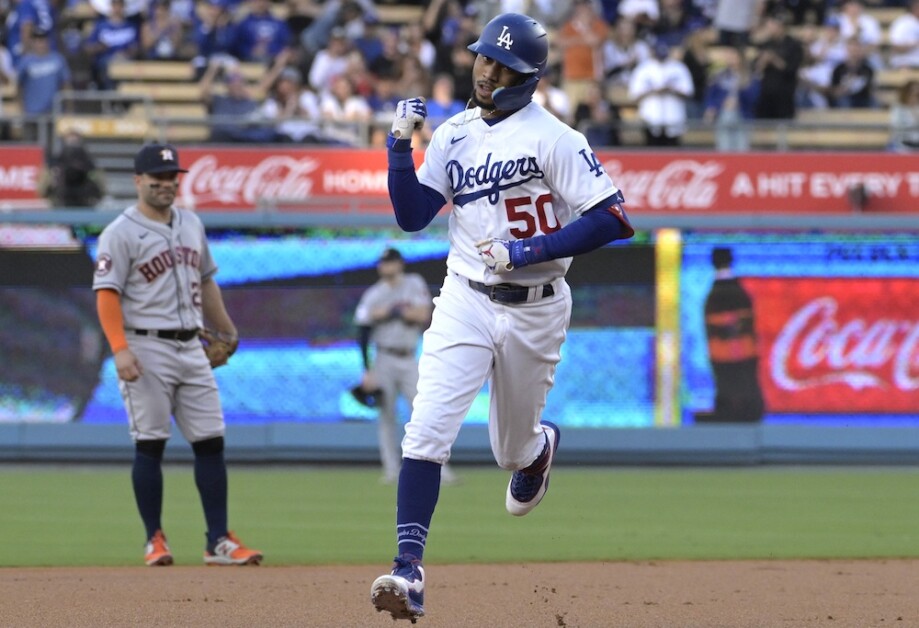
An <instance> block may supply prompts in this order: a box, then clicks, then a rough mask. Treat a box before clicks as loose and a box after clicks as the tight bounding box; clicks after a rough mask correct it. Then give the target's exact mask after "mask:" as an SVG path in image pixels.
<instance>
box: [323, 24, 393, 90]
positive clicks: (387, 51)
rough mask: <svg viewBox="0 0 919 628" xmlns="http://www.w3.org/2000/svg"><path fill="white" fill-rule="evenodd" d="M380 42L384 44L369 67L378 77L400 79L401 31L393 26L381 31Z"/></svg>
mask: <svg viewBox="0 0 919 628" xmlns="http://www.w3.org/2000/svg"><path fill="white" fill-rule="evenodd" d="M380 43H381V44H382V46H381V49H380V54H379V55H378V56H377V58H376V59H374V60H373V61H370V62H368V63H367V68H368V69H369V70H370V72H371V74H373V75H374V76H376V77H380V76H388V77H390V78H392V79H398V78H399V69H400V68H401V67H402V53H401V52H400V51H399V31H397V30H396V29H393V28H385V29H383V30H382V31H381V32H380ZM317 56H318V55H317Z"/></svg>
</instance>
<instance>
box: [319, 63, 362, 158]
mask: <svg viewBox="0 0 919 628" xmlns="http://www.w3.org/2000/svg"><path fill="white" fill-rule="evenodd" d="M319 109H320V112H321V115H322V119H323V120H324V121H326V122H331V123H333V124H332V126H331V127H327V130H326V133H325V135H326V136H327V137H330V138H332V139H335V140H338V141H340V142H342V143H344V144H347V145H349V146H363V145H364V144H366V143H367V140H368V138H367V136H366V135H365V130H366V129H367V125H368V124H369V122H370V120H371V111H370V106H369V105H368V104H367V101H366V100H365V99H364V98H362V97H361V96H359V95H357V94H355V93H354V88H353V87H352V85H351V81H350V80H348V77H347V76H338V77H335V79H333V80H332V85H331V87H330V88H329V89H328V90H327V91H326V92H325V93H323V94H322V95H321V96H320V100H319Z"/></svg>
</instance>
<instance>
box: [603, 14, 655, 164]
mask: <svg viewBox="0 0 919 628" xmlns="http://www.w3.org/2000/svg"><path fill="white" fill-rule="evenodd" d="M602 54H603V75H604V77H605V78H606V85H607V86H608V87H618V86H624V87H628V84H629V78H630V77H631V76H632V71H633V70H634V69H635V66H637V65H638V64H639V63H641V62H642V61H644V60H645V59H648V58H650V57H651V54H652V53H651V46H649V45H648V43H647V42H646V41H644V40H643V39H638V37H637V33H636V31H635V22H633V21H632V20H630V19H628V18H621V19H619V21H617V22H616V23H615V24H614V25H613V28H612V30H611V34H610V36H609V38H608V39H607V40H606V41H605V42H603V50H602ZM592 89H593V88H591V91H592ZM591 146H593V144H591Z"/></svg>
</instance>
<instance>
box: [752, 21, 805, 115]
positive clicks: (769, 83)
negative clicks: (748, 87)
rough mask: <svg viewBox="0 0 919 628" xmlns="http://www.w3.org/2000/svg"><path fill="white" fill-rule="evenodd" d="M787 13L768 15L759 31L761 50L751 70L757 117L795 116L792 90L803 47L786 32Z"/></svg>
mask: <svg viewBox="0 0 919 628" xmlns="http://www.w3.org/2000/svg"><path fill="white" fill-rule="evenodd" d="M787 22H788V14H787V13H785V12H782V11H775V12H773V13H771V14H770V15H768V16H767V17H766V19H765V20H764V23H763V28H762V31H761V33H760V34H759V35H760V36H761V37H762V41H761V42H760V51H759V54H757V56H756V59H755V60H754V62H753V73H754V75H755V76H756V77H757V78H758V79H759V81H760V95H759V98H758V99H757V102H756V117H757V118H768V119H790V118H794V117H795V104H796V103H795V92H796V90H797V88H798V70H800V68H801V62H802V61H803V59H804V48H803V47H802V45H801V42H799V41H798V40H797V39H795V38H794V37H791V36H790V35H789V34H788V33H787V32H786V28H787V27H786V24H787Z"/></svg>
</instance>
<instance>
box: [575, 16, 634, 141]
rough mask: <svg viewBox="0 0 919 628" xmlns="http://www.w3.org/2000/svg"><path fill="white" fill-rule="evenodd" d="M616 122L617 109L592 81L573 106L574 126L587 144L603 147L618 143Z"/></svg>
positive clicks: (601, 89) (617, 117) (617, 119)
mask: <svg viewBox="0 0 919 628" xmlns="http://www.w3.org/2000/svg"><path fill="white" fill-rule="evenodd" d="M622 21H628V20H622ZM618 123H619V111H618V109H617V108H616V107H614V106H612V105H611V104H610V103H609V102H608V101H607V100H606V98H604V96H603V86H602V84H601V83H594V84H593V85H592V86H591V87H590V88H588V90H587V91H586V92H585V93H584V100H582V101H581V102H579V103H578V105H577V107H576V108H575V111H574V128H576V129H577V130H578V131H580V132H581V133H583V134H584V136H585V137H586V138H587V143H588V144H590V145H591V146H594V147H597V148H603V147H606V146H618V145H619V144H620V141H619V128H618V126H617V125H618Z"/></svg>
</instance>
